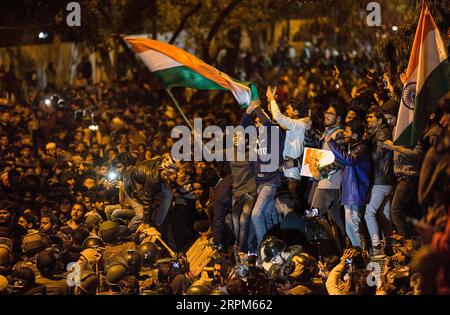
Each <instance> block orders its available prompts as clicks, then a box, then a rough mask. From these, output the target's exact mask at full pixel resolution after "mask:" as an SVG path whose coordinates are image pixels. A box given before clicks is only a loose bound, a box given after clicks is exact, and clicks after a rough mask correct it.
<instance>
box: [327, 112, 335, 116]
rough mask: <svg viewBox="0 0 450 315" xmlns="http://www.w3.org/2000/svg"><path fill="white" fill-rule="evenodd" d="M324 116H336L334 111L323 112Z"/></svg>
mask: <svg viewBox="0 0 450 315" xmlns="http://www.w3.org/2000/svg"><path fill="white" fill-rule="evenodd" d="M325 116H336V114H335V113H331V112H325Z"/></svg>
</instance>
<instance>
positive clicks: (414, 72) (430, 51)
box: [394, 3, 450, 147]
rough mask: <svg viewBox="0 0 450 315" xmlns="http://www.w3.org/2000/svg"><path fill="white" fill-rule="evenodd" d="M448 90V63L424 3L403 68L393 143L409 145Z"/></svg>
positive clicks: (423, 128)
mask: <svg viewBox="0 0 450 315" xmlns="http://www.w3.org/2000/svg"><path fill="white" fill-rule="evenodd" d="M449 90H450V62H449V59H448V54H447V51H446V48H445V46H444V42H443V41H442V38H441V35H440V34H439V30H438V28H437V26H436V23H435V22H434V19H433V17H432V16H431V13H430V11H429V9H428V6H427V5H426V4H425V3H424V4H423V7H422V12H421V13H420V18H419V25H417V30H416V35H415V37H414V44H413V48H412V51H411V56H410V58H409V63H408V69H407V71H406V81H405V83H404V86H403V92H402V99H401V103H400V108H399V112H398V118H397V125H396V127H395V130H394V139H395V143H396V144H400V145H404V146H408V147H412V146H414V145H415V144H416V142H417V140H418V139H419V138H420V137H421V136H422V133H423V131H424V130H425V128H426V123H427V120H428V116H429V114H430V113H432V112H433V110H434V109H435V108H436V106H437V104H438V101H439V99H440V98H441V97H442V96H444V95H445V94H446V93H447V92H448V91H449Z"/></svg>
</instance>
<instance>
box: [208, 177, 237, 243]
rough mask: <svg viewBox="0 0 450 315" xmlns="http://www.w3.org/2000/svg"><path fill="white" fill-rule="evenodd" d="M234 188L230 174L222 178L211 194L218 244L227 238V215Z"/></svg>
mask: <svg viewBox="0 0 450 315" xmlns="http://www.w3.org/2000/svg"><path fill="white" fill-rule="evenodd" d="M232 190H233V177H232V176H231V174H230V175H227V176H225V177H224V178H222V179H221V180H220V181H219V182H218V183H217V184H216V186H215V187H214V188H213V189H212V191H211V194H210V197H211V200H212V202H211V203H210V204H211V206H212V207H213V210H212V212H213V215H212V217H213V218H212V219H213V226H214V228H213V233H214V244H216V245H219V244H222V243H223V242H224V239H225V227H226V224H225V216H226V214H227V212H228V210H229V209H231V202H232V198H231V196H232ZM209 213H211V210H209Z"/></svg>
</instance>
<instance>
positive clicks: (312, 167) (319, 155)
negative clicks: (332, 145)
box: [301, 148, 334, 178]
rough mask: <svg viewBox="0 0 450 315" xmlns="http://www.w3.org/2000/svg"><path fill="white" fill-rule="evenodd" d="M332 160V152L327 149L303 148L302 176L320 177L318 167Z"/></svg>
mask: <svg viewBox="0 0 450 315" xmlns="http://www.w3.org/2000/svg"><path fill="white" fill-rule="evenodd" d="M333 162H334V154H333V152H331V151H328V150H321V149H315V148H305V151H304V153H303V161H302V171H301V175H302V176H307V177H315V178H319V177H320V172H319V170H318V168H319V167H320V166H325V165H328V164H331V163H333Z"/></svg>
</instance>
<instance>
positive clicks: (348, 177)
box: [328, 140, 370, 206]
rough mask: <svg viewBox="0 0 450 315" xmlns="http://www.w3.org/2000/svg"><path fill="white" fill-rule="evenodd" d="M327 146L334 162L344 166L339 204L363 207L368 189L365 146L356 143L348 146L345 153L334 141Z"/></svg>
mask: <svg viewBox="0 0 450 315" xmlns="http://www.w3.org/2000/svg"><path fill="white" fill-rule="evenodd" d="M328 145H329V147H330V150H331V151H332V152H333V154H334V155H335V158H336V160H337V161H338V162H339V163H341V164H342V165H344V169H343V171H342V199H341V204H343V205H347V206H351V205H354V206H362V205H365V204H366V203H367V198H368V195H369V187H370V179H369V176H370V156H369V151H368V149H367V146H366V145H365V144H364V143H363V142H357V143H354V144H352V145H350V147H349V150H348V151H347V152H346V151H344V150H342V149H341V148H340V147H339V146H338V145H337V144H336V142H335V141H334V140H330V142H328Z"/></svg>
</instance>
